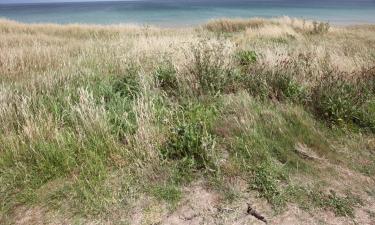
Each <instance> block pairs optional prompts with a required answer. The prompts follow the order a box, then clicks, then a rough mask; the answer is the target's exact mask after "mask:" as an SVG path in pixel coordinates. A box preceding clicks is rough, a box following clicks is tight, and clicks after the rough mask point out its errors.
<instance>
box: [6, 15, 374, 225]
mask: <svg viewBox="0 0 375 225" xmlns="http://www.w3.org/2000/svg"><path fill="white" fill-rule="evenodd" d="M374 132H375V26H372V25H366V26H365V25H362V26H350V27H332V26H329V25H328V24H325V23H316V22H310V21H302V20H299V19H292V18H288V17H285V18H278V19H272V20H265V19H261V18H259V19H251V20H240V19H238V20H228V19H221V20H216V21H211V22H209V23H207V24H204V25H202V26H200V27H194V28H182V29H167V28H163V29H162V28H156V27H140V26H132V25H118V26H94V25H63V26H62V25H54V24H40V25H36V24H35V25H26V24H20V23H16V22H13V21H8V20H0V223H1V224H14V223H16V224H63V223H64V224H156V223H160V224H186V223H182V222H181V221H180V222H181V223H172V222H171V218H174V217H173V216H175V219H176V220H178V218H181V216H180V215H179V214H178V213H179V211H187V208H186V207H187V205H189V204H188V203H189V201H195V200H194V199H195V198H194V196H196V197H197V199H202V201H205V202H203V203H202V202H201V203H202V206H201V208H199V207H198V206H199V205H200V204H201V203H199V201H197V202H196V203H194V202H190V203H193V204H192V205H193V206H191V210H192V211H196V212H197V214H196V216H194V217H191V218H190V217H189V218H190V219H189V220H192V221H193V222H194V221H195V222H196V220H197V219H200V221H204V222H205V223H207V224H219V223H223V224H234V223H236V222H237V223H240V222H241V218H242V219H243V217H240V216H236V215H235V214H234V212H246V208H244V207H243V205H244V204H246V203H251V204H255V205H256V206H257V210H258V211H260V213H262V214H264V215H265V216H266V217H267V219H268V220H269V221H271V223H273V224H290V221H289V223H288V221H287V220H283V219H282V218H284V219H285V217H286V216H285V215H289V216H287V217H288V218H293V219H294V220H295V221H294V223H295V224H321V223H323V224H324V223H327V224H340V223H341V224H355V223H356V224H370V223H371V221H374V220H375V208H374V205H375V189H374V187H375V136H374ZM197 193H198V196H197ZM205 196H206V197H207V196H214V199H215V200H212V199H210V198H208V199H206V198H205ZM207 203H209V204H212V205H214V206H215V207H214V208H215V210H216V211H212V210H211V208H210V210H211V211H210V210H208V209H207V208H205V207H206V205H205V204H207ZM194 204H195V206H194ZM184 207H185V208H184ZM194 207H195V208H194ZM202 209H203V210H202ZM219 209H221V210H224V209H230V210H227V211H225V210H224V211H220V210H219ZM293 209H294V211H293ZM295 209H298V210H297V211H296V210H295ZM225 212H226V213H225ZM291 212H294V214H293V213H291ZM288 213H289V214H288ZM194 215H195V214H194ZM219 215H220V216H219ZM246 218H247V219H246V220H248V221H249V223H250V222H251V221H253V222H254V221H255V222H256V219H255V218H254V217H252V216H247V217H246ZM307 218H311V220H307ZM292 223H293V222H292ZM244 224H246V223H244Z"/></svg>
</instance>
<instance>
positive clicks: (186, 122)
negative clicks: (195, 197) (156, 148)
mask: <svg viewBox="0 0 375 225" xmlns="http://www.w3.org/2000/svg"><path fill="white" fill-rule="evenodd" d="M187 107H188V108H189V109H187V111H182V112H179V115H177V119H176V123H175V126H173V127H172V128H171V130H170V135H169V138H168V140H167V142H166V143H165V145H164V146H163V148H162V149H161V154H162V157H163V158H164V159H168V160H177V161H182V162H183V163H184V164H185V165H188V167H190V168H194V169H205V168H213V166H214V163H213V158H212V154H213V150H214V147H215V137H214V136H213V135H212V134H211V132H210V126H211V121H212V120H213V118H214V115H215V113H214V111H213V110H212V109H207V108H205V107H204V106H202V105H195V106H194V105H191V104H189V105H188V106H187Z"/></svg>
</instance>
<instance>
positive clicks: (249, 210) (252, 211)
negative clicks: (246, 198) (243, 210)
mask: <svg viewBox="0 0 375 225" xmlns="http://www.w3.org/2000/svg"><path fill="white" fill-rule="evenodd" d="M247 213H248V214H250V215H252V216H254V217H255V218H257V219H258V220H260V221H263V222H265V223H267V220H266V218H264V216H262V215H260V214H259V213H258V212H257V211H256V210H255V209H253V208H252V207H251V205H250V204H249V203H248V204H247Z"/></svg>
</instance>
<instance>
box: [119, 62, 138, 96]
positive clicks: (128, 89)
mask: <svg viewBox="0 0 375 225" xmlns="http://www.w3.org/2000/svg"><path fill="white" fill-rule="evenodd" d="M113 90H114V92H115V93H118V94H119V95H120V96H121V97H127V98H131V99H133V98H135V97H136V96H137V95H138V93H139V91H140V84H139V75H138V68H137V67H135V66H132V67H129V68H128V69H127V73H126V74H124V75H122V76H116V77H115V78H114V81H113Z"/></svg>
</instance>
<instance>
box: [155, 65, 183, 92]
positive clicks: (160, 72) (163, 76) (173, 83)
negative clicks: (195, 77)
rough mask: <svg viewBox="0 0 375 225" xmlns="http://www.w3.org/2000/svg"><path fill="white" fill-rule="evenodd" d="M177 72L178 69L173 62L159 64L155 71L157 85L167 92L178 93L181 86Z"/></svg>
mask: <svg viewBox="0 0 375 225" xmlns="http://www.w3.org/2000/svg"><path fill="white" fill-rule="evenodd" d="M176 74H177V72H176V69H175V68H174V67H173V64H172V63H171V62H169V61H167V62H166V63H165V64H162V65H159V66H158V68H157V69H156V71H155V80H156V83H157V85H158V86H159V87H160V88H161V89H162V90H163V91H165V92H166V93H167V94H170V95H173V94H175V93H177V90H178V88H179V86H178V80H177V77H176Z"/></svg>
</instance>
